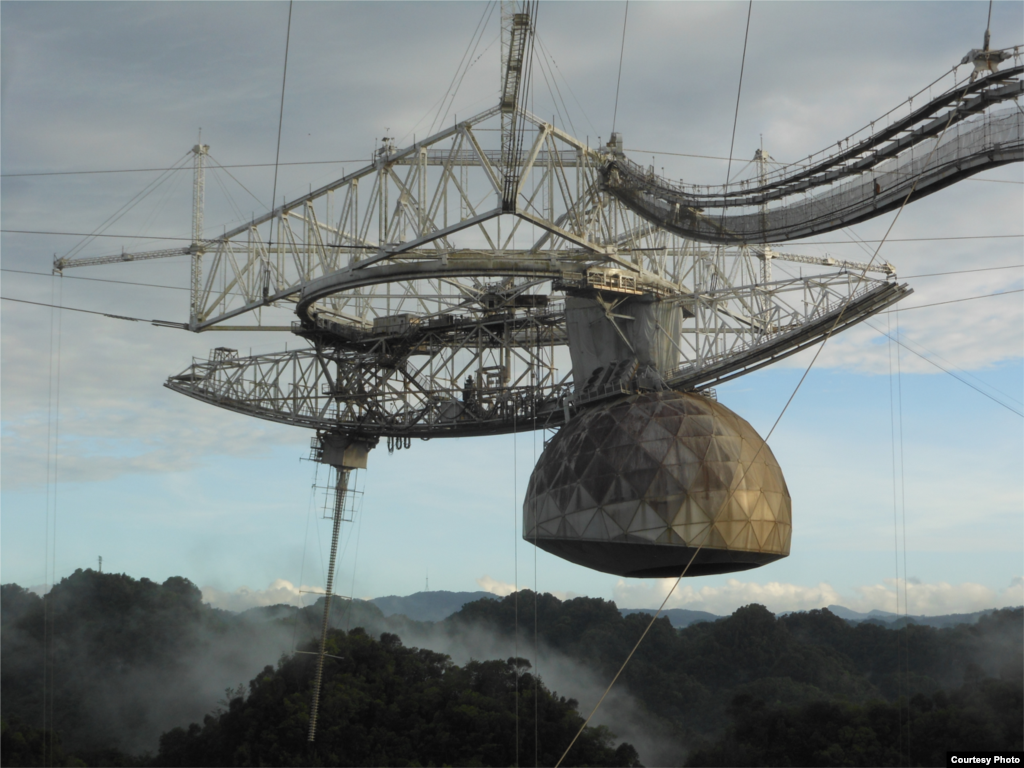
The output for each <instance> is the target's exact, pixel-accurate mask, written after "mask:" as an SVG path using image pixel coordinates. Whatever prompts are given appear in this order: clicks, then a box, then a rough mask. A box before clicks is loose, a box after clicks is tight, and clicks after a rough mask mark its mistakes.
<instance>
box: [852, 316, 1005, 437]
mask: <svg viewBox="0 0 1024 768" xmlns="http://www.w3.org/2000/svg"><path fill="white" fill-rule="evenodd" d="M864 322H865V324H866V325H868V326H869V327H871V328H874V330H875V331H877V332H878V333H880V334H882V335H883V336H887V335H888V334H887V333H886V332H885V331H883V330H882V329H881V328H879V327H878V326H875V325H872V324H871V321H869V320H865V321H864ZM895 341H896V343H897V344H899V345H900V346H901V347H903V348H904V349H905V350H907V351H908V352H910V353H912V354H914V355H917V356H918V357H919V358H921V359H922V360H924V361H925V362H926V363H928V364H929V365H934V366H935V367H936V368H938V369H939V370H940V371H942V372H943V373H946V374H949V375H950V376H952V377H953V378H954V379H956V380H957V381H959V382H960V383H961V384H964V385H966V386H968V387H970V388H971V389H973V390H974V391H975V392H977V393H978V394H980V395H984V396H985V397H987V398H988V399H989V400H991V401H992V402H993V403H995V404H996V405H1001V406H1002V407H1003V408H1005V409H1006V410H1008V411H1010V412H1011V413H1015V414H1017V415H1018V416H1020V417H1022V418H1024V411H1018V410H1017V409H1016V408H1014V407H1012V406H1009V405H1007V404H1006V403H1004V402H1001V401H1000V400H997V399H996V398H995V397H993V396H992V395H990V394H989V393H988V392H986V391H985V390H983V389H981V388H980V387H977V386H975V385H974V384H971V382H969V381H966V380H965V379H962V378H960V377H959V376H957V375H956V374H955V373H954V372H953V371H951V370H949V369H948V368H944V367H943V366H941V365H939V364H938V363H937V362H935V361H934V360H932V359H931V358H928V357H925V356H924V355H922V354H921V353H920V352H918V351H917V350H916V349H914V348H913V347H910V346H908V345H907V344H905V343H904V342H902V341H900V340H898V339H897V340H895ZM1000 394H1004V393H1002V392H1000Z"/></svg>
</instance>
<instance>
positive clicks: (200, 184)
mask: <svg viewBox="0 0 1024 768" xmlns="http://www.w3.org/2000/svg"><path fill="white" fill-rule="evenodd" d="M209 153H210V145H209V144H196V145H195V146H194V147H192V155H193V158H192V247H191V248H190V249H189V250H190V251H191V253H192V280H191V282H190V286H191V294H192V295H191V297H190V302H189V325H190V326H191V327H192V330H195V327H196V325H197V324H198V323H199V315H200V309H201V308H200V306H199V305H200V296H199V294H200V291H201V289H202V286H201V283H202V280H203V246H202V244H201V241H202V239H203V207H204V201H203V198H204V187H205V184H206V178H205V171H204V158H205V157H206V156H207V155H208V154H209Z"/></svg>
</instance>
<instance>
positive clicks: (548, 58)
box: [534, 34, 590, 135]
mask: <svg viewBox="0 0 1024 768" xmlns="http://www.w3.org/2000/svg"><path fill="white" fill-rule="evenodd" d="M534 38H535V40H536V42H537V45H539V46H540V53H541V57H540V62H541V70H540V71H541V74H542V75H544V84H545V85H547V87H548V91H549V92H550V93H551V100H552V102H553V103H554V105H555V110H556V111H557V112H558V115H559V117H562V112H563V111H564V112H565V117H564V118H563V120H564V123H563V125H568V126H569V130H570V131H572V133H573V134H574V135H575V134H576V126H575V124H574V123H573V121H572V113H571V112H570V111H569V104H568V103H567V102H566V100H565V96H563V95H562V89H561V88H560V87H559V86H558V76H557V75H558V74H561V73H560V72H558V73H556V70H557V68H558V64H557V63H556V62H555V58H554V57H553V56H552V55H551V53H550V52H549V51H548V49H547V48H546V47H545V46H544V41H543V40H541V39H540V35H538V34H535V35H534ZM545 66H546V67H547V71H548V74H550V75H551V81H550V82H548V76H547V74H545V73H544V67H545ZM552 86H554V90H553V91H552V90H551V87H552ZM566 86H567V87H568V83H566ZM571 92H572V90H571V89H570V93H571ZM573 98H575V95H573ZM559 103H561V105H562V108H561V109H559V108H558V105H559ZM577 103H579V102H577ZM583 117H584V119H586V120H587V122H590V118H589V117H587V116H586V114H584V115H583Z"/></svg>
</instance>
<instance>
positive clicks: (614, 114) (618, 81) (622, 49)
mask: <svg viewBox="0 0 1024 768" xmlns="http://www.w3.org/2000/svg"><path fill="white" fill-rule="evenodd" d="M628 19H629V0H626V12H625V13H624V14H623V16H622V45H621V47H620V48H619V76H618V77H617V78H616V79H615V109H614V111H613V112H612V133H615V119H616V118H617V117H618V116H619V86H620V85H621V84H622V57H623V55H624V54H625V53H626V21H627V20H628ZM741 77H742V75H741ZM730 154H731V153H730Z"/></svg>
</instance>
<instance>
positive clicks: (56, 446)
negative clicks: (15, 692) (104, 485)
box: [43, 283, 64, 764]
mask: <svg viewBox="0 0 1024 768" xmlns="http://www.w3.org/2000/svg"><path fill="white" fill-rule="evenodd" d="M63 303H64V285H63V283H62V284H61V285H60V287H59V289H58V293H57V304H58V309H59V305H61V304H63ZM51 318H52V312H51ZM63 320H64V314H63V313H62V312H60V311H58V312H57V366H56V380H55V386H54V387H53V390H52V391H54V393H55V399H54V408H53V504H52V507H49V505H48V508H47V510H46V515H47V530H48V531H49V532H50V534H51V536H52V538H51V539H50V540H49V541H47V546H48V548H49V551H48V553H47V554H48V557H49V564H50V574H49V576H50V579H49V581H50V590H51V591H52V590H53V588H54V587H55V586H56V583H57V509H58V504H57V492H58V490H59V488H60V374H61V348H62V340H63V333H62V330H63V325H64V323H63ZM52 343H53V337H52V335H51V356H52ZM51 365H52V357H51ZM51 370H52V369H51ZM49 420H50V417H49V415H48V416H47V438H49ZM49 457H50V444H49V439H47V465H48V466H49V464H50V461H49ZM49 482H50V477H47V483H48V484H49ZM49 496H50V494H49V492H47V500H48V503H49ZM51 510H52V512H51ZM51 514H52V519H53V525H52V527H50V525H49V519H50V517H51ZM47 597H49V598H50V599H49V601H47ZM52 599H53V598H52V595H49V596H44V597H43V600H44V605H46V603H47V602H52ZM46 613H47V612H46V611H45V610H44V613H43V622H44V627H45V622H46ZM49 620H50V621H49V633H48V637H49V641H50V644H49V648H48V649H47V647H46V644H45V643H44V645H43V654H44V655H43V670H44V683H43V686H44V689H43V693H44V695H43V702H44V703H43V707H44V711H45V707H46V701H47V698H46V690H45V686H46V682H49V685H50V691H49V705H50V712H49V717H48V718H46V717H44V720H43V728H44V730H45V728H46V722H47V720H48V721H49V723H50V730H49V734H48V735H49V740H50V761H51V764H52V761H53V753H54V748H55V747H54V738H55V736H54V734H55V733H56V731H57V729H56V727H55V723H54V710H55V704H54V700H55V699H56V696H57V678H56V669H55V667H56V654H55V649H54V645H55V643H56V640H57V638H56V628H55V623H56V622H55V616H54V612H53V607H52V606H51V607H50V610H49ZM47 666H49V670H50V674H49V678H48V680H47V679H46V678H45V670H46V668H47ZM45 738H46V735H44V739H45Z"/></svg>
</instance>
